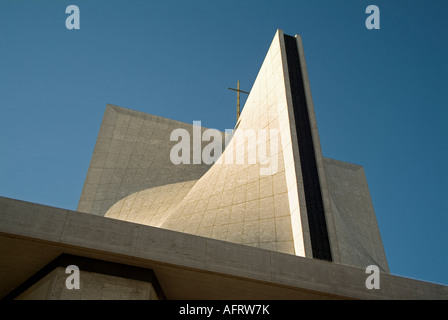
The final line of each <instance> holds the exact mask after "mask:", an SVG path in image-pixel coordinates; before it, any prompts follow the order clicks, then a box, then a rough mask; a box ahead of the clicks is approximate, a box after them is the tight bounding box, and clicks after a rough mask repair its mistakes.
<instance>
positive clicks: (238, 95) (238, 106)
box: [227, 80, 249, 122]
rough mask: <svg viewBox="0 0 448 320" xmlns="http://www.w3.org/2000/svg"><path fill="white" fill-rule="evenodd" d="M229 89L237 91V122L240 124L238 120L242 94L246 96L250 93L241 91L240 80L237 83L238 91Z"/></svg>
mask: <svg viewBox="0 0 448 320" xmlns="http://www.w3.org/2000/svg"><path fill="white" fill-rule="evenodd" d="M227 89H229V90H233V91H236V122H238V120H239V118H240V92H242V93H245V94H249V92H247V91H243V90H240V80H238V82H237V87H236V89H234V88H227Z"/></svg>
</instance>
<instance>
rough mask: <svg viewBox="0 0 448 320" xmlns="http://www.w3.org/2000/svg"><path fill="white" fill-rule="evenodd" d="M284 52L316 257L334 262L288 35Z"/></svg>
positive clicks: (300, 82) (296, 61)
mask: <svg viewBox="0 0 448 320" xmlns="http://www.w3.org/2000/svg"><path fill="white" fill-rule="evenodd" d="M285 49H286V57H287V64H288V72H289V80H290V86H291V95H292V103H293V109H294V119H295V123H296V130H297V140H298V144H299V154H300V162H301V167H302V168H301V169H302V176H303V185H304V189H305V202H306V209H307V212H308V224H309V230H310V238H311V247H312V252H313V257H314V258H317V259H322V260H328V261H332V257H331V250H330V241H329V239H328V231H327V224H326V221H325V212H324V206H323V201H322V193H321V188H320V182H319V175H318V171H317V164H316V155H315V152H314V144H313V137H312V132H311V124H310V120H309V114H308V108H307V105H306V98H305V88H304V83H303V78H302V71H301V69H300V60H299V53H298V49H297V43H296V39H295V37H291V36H288V35H285Z"/></svg>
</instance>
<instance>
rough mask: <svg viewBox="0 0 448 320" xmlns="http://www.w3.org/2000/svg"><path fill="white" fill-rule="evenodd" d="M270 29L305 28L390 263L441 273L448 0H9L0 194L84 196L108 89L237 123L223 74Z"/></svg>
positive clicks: (331, 146) (323, 132) (178, 112)
mask: <svg viewBox="0 0 448 320" xmlns="http://www.w3.org/2000/svg"><path fill="white" fill-rule="evenodd" d="M71 4H74V5H77V6H78V7H79V9H80V29H79V30H68V29H67V28H66V26H65V20H66V18H67V17H68V16H69V14H66V13H65V9H66V7H67V6H68V5H71ZM370 4H375V5H377V6H378V7H379V9H380V29H379V30H368V29H367V28H366V27H365V20H366V18H367V17H368V14H366V13H365V10H366V7H367V6H368V5H370ZM276 29H283V31H284V32H285V33H286V34H290V35H294V34H300V35H301V36H302V39H303V43H304V47H305V56H306V60H307V66H308V72H309V77H310V82H311V90H312V93H313V99H314V106H315V109H316V117H317V122H318V127H319V133H320V139H321V144H322V152H323V154H324V156H327V157H330V158H334V159H338V160H343V161H347V162H351V163H355V164H360V165H362V166H364V169H365V172H366V175H367V180H368V183H369V187H370V192H371V196H372V200H373V204H374V208H375V211H376V216H377V220H378V224H379V227H380V231H381V235H382V239H383V243H384V247H385V250H386V255H387V258H388V262H389V267H390V270H391V273H393V274H396V275H401V276H405V277H410V278H416V279H420V280H425V281H431V282H437V283H443V284H447V285H448V249H447V248H448V129H447V127H448V126H447V120H448V109H447V107H448V105H447V93H448V80H447V76H448V62H447V60H448V1H434V0H430V1H399V0H395V1H373V0H371V1H359V0H353V1H345V0H341V1H330V0H328V1H299V0H294V1H292V0H289V1H288V0H277V1H273V0H272V1H269V0H258V1H256V0H240V1H233V0H225V1H224V0H220V1H219V0H217V1H205V0H202V1H200V0H186V1H167V0H163V1H162V0H160V1H138V0H132V1H125V0H121V1H111V0H109V1H99V0H89V1H82V0H70V1H63V0H54V1H37V0H33V1H17V0H14V1H12V0H0V196H5V197H10V198H16V199H21V200H26V201H31V202H37V203H41V204H46V205H51V206H56V207H62V208H66V209H71V210H75V209H76V207H77V203H78V200H79V197H80V194H81V190H82V186H83V183H84V178H85V176H86V173H87V169H88V167H89V163H90V158H91V155H92V152H93V148H94V145H95V141H96V138H97V135H98V131H99V126H100V124H101V120H102V116H103V113H104V110H105V107H106V104H107V103H111V104H115V105H119V106H122V107H127V108H130V109H134V110H138V111H143V112H146V113H150V114H154V115H158V116H162V117H166V118H170V119H175V120H179V121H183V122H188V123H192V121H193V120H201V121H202V125H203V126H205V127H209V128H217V129H220V130H224V129H226V128H233V126H234V124H235V108H236V107H235V104H236V94H235V92H233V91H229V90H228V89H227V87H229V86H233V87H235V86H236V82H237V80H240V81H241V89H242V90H247V91H249V90H250V88H251V86H252V84H253V82H254V80H255V77H256V75H257V72H258V70H259V68H260V66H261V63H262V61H263V58H264V56H265V54H266V52H267V50H268V48H269V45H270V43H271V41H272V38H273V36H274V34H275V32H276Z"/></svg>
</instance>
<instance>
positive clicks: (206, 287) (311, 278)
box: [0, 197, 448, 299]
mask: <svg viewBox="0 0 448 320" xmlns="http://www.w3.org/2000/svg"><path fill="white" fill-rule="evenodd" d="M61 253H71V254H77V255H83V256H87V257H95V258H97V259H103V260H108V261H116V262H121V263H126V264H129V265H135V266H144V267H148V268H151V269H153V270H154V272H155V273H156V275H157V277H158V279H159V281H160V284H161V286H162V288H163V290H164V292H165V294H166V296H167V298H168V299H448V287H447V286H443V285H438V284H433V283H428V282H423V281H417V280H413V279H407V278H403V277H398V276H393V275H390V274H387V273H381V276H380V288H381V289H379V290H368V289H367V288H366V287H365V280H366V278H367V276H368V275H367V274H366V273H365V270H363V269H361V268H356V267H351V266H345V265H341V264H336V263H331V262H326V261H320V260H316V259H310V258H303V257H298V256H293V255H288V254H283V253H279V252H274V251H269V250H265V249H261V248H255V247H250V246H245V245H240V244H235V243H230V242H225V241H220V240H214V239H209V238H204V237H199V236H194V235H189V234H184V233H179V232H174V231H170V230H165V229H160V228H155V227H150V226H144V225H139V224H135V223H130V222H126V221H121V220H114V219H111V218H105V217H99V216H94V215H90V214H86V213H80V212H76V211H69V210H63V209H58V208H53V207H48V206H43V205H39V204H33V203H28V202H23V201H19V200H14V199H8V198H3V197H0V296H2V297H3V296H4V295H6V294H7V293H8V292H9V291H11V290H12V289H14V287H16V286H18V285H19V284H20V283H22V282H23V281H25V280H26V279H27V278H28V277H30V276H31V275H32V274H33V272H36V271H37V270H38V269H39V268H40V267H42V266H44V265H45V264H47V263H48V262H49V261H51V259H54V258H55V257H56V256H58V255H59V254H61Z"/></svg>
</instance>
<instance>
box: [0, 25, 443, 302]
mask: <svg viewBox="0 0 448 320" xmlns="http://www.w3.org/2000/svg"><path fill="white" fill-rule="evenodd" d="M177 129H181V131H179V132H183V133H185V134H187V135H188V136H189V137H191V136H192V137H193V141H190V143H189V144H188V147H187V148H186V149H183V152H185V154H186V155H187V159H188V161H186V162H185V163H180V164H175V163H174V162H173V160H172V151H173V148H175V147H176V145H178V143H179V140H176V139H173V136H172V133H173V131H174V130H177ZM204 136H207V137H208V138H210V137H211V136H213V137H214V141H215V140H216V141H215V142H217V143H216V144H214V146H220V147H222V150H223V152H222V154H221V153H218V154H216V151H215V152H214V156H215V159H214V160H215V161H214V162H212V163H209V162H207V161H203V159H202V161H201V158H200V157H201V155H203V154H202V153H201V152H202V150H203V149H204V147H207V146H206V144H207V143H204V141H202V138H203V137H204ZM195 139H196V140H195ZM172 140H173V141H172ZM207 141H210V139H208V140H207ZM195 143H196V144H195ZM198 144H199V145H198ZM198 146H199V151H200V152H199V158H198V150H197V147H198ZM185 154H183V155H184V156H185ZM184 159H185V158H184ZM0 238H1V241H0V250H1V253H2V254H1V258H0V259H1V260H0V274H1V283H0V286H1V287H0V290H1V291H0V294H1V295H2V296H3V297H6V298H14V299H447V298H448V288H447V287H446V286H441V285H436V284H431V283H426V282H421V281H416V280H412V279H406V278H402V277H397V276H394V275H391V274H390V273H389V267H388V264H387V259H386V255H385V252H384V248H383V245H382V241H381V236H380V231H379V228H378V225H377V222H376V217H375V212H374V209H373V205H372V200H371V198H370V193H369V188H368V185H367V180H366V176H365V173H364V170H363V168H362V167H361V166H358V165H354V164H350V163H346V162H342V161H338V160H333V159H329V158H325V157H323V155H322V150H321V147H320V141H319V134H318V129H317V123H316V118H315V113H314V106H313V101H312V96H311V90H310V85H309V80H308V74H307V69H306V63H305V56H304V50H303V45H302V41H301V38H300V36H295V37H292V36H288V35H284V34H283V32H282V31H281V30H278V31H277V32H276V34H275V36H274V39H273V41H272V43H271V46H270V48H269V50H268V52H267V54H266V57H265V60H264V62H263V64H262V66H261V68H260V71H259V73H258V76H257V78H256V80H255V83H254V84H253V86H252V89H251V91H250V94H249V96H248V98H247V101H246V104H245V106H244V108H243V111H242V113H241V115H240V117H239V119H238V122H237V124H236V126H235V130H234V131H233V133H232V134H230V135H229V134H228V133H224V132H218V131H216V130H210V129H206V128H203V127H200V126H197V125H195V124H187V123H181V122H178V121H173V120H169V119H164V118H161V117H157V116H154V115H149V114H144V113H142V112H137V111H133V110H129V109H125V108H122V107H118V106H113V105H108V106H107V107H106V111H105V114H104V117H103V122H102V124H101V128H100V132H99V135H98V139H97V142H96V145H95V149H94V151H93V155H92V159H91V163H90V166H89V170H88V173H87V176H86V179H85V183H84V188H83V191H82V194H81V198H80V201H79V204H78V208H77V211H76V212H73V211H70V210H63V209H58V208H51V207H46V206H42V205H38V204H31V203H26V202H22V201H18V200H13V199H6V198H0ZM68 265H72V266H77V267H78V268H79V271H80V273H79V275H80V278H81V279H82V280H81V281H80V283H81V288H79V289H76V288H75V289H71V290H70V289H69V288H68V287H69V286H70V285H68V287H67V285H66V284H67V282H66V281H67V277H68V274H66V273H65V272H66V270H65V269H66V268H67V266H68ZM371 265H374V266H376V267H377V268H378V270H379V271H380V273H379V278H378V279H381V280H380V281H381V282H380V283H381V284H380V288H379V289H369V288H368V286H367V285H366V279H367V277H368V276H369V274H366V267H368V266H371Z"/></svg>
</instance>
